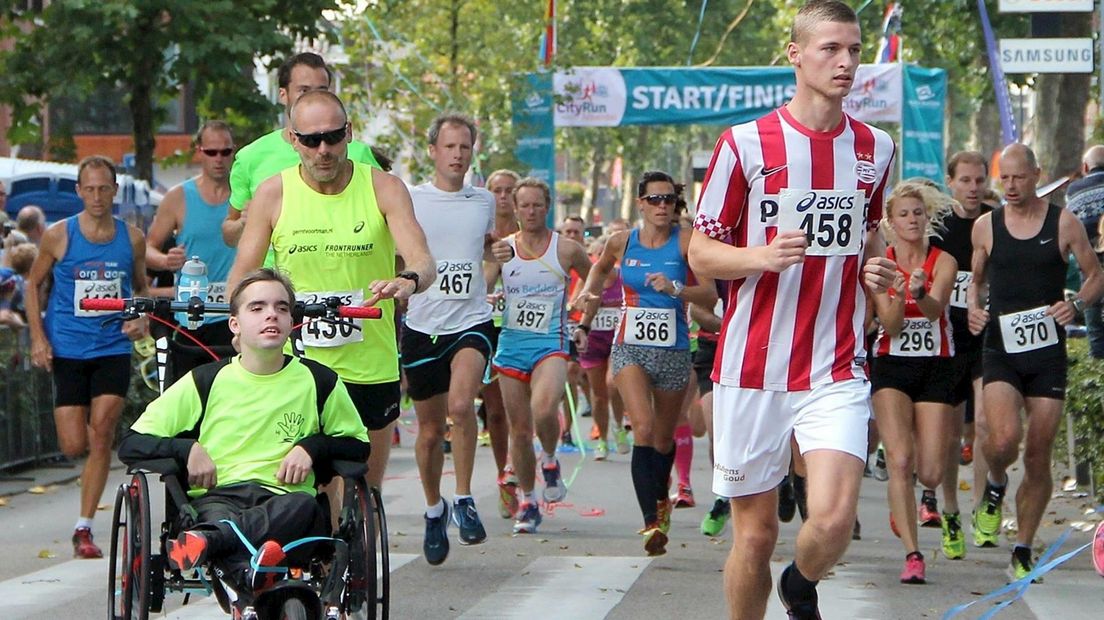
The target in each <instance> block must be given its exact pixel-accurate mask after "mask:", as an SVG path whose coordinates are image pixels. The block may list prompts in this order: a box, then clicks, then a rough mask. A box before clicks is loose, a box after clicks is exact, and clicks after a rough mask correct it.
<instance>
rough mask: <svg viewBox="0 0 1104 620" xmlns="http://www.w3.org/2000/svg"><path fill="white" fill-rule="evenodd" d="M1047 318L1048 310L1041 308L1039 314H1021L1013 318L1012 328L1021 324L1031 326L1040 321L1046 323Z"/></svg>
mask: <svg viewBox="0 0 1104 620" xmlns="http://www.w3.org/2000/svg"><path fill="white" fill-rule="evenodd" d="M1046 318H1047V314H1046V308H1040V309H1039V310H1038V311H1037V312H1032V313H1030V314H1028V313H1027V312H1021V313H1019V314H1017V315H1015V316H1014V317H1012V322H1011V325H1010V326H1011V327H1016V326H1018V325H1020V324H1023V325H1031V324H1032V323H1037V322H1039V321H1045V320H1046Z"/></svg>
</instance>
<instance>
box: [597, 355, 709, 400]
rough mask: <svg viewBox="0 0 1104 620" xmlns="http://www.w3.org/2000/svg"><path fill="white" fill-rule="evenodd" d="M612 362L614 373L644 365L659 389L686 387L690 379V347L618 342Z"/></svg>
mask: <svg viewBox="0 0 1104 620" xmlns="http://www.w3.org/2000/svg"><path fill="white" fill-rule="evenodd" d="M610 362H611V363H612V364H613V375H614V376H615V377H616V376H617V373H619V372H621V369H622V368H624V367H626V366H639V367H641V368H642V369H643V370H644V372H645V373H647V374H648V378H649V379H651V380H652V387H654V388H655V389H657V390H665V391H670V392H675V391H678V390H684V389H686V384H687V383H689V382H690V350H689V349H665V348H663V347H645V346H641V345H635V344H615V345H613V348H612V349H611V351H610Z"/></svg>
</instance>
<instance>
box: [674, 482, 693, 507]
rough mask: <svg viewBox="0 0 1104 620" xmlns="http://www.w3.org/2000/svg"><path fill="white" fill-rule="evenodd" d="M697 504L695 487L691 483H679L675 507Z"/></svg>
mask: <svg viewBox="0 0 1104 620" xmlns="http://www.w3.org/2000/svg"><path fill="white" fill-rule="evenodd" d="M694 506H697V503H696V502H694V489H691V488H690V485H688V484H683V483H681V482H680V483H679V484H678V493H676V494H675V508H693V507H694Z"/></svg>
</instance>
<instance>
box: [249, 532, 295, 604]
mask: <svg viewBox="0 0 1104 620" xmlns="http://www.w3.org/2000/svg"><path fill="white" fill-rule="evenodd" d="M285 557H286V554H285V553H284V548H283V547H281V546H280V543H278V542H276V541H275V540H266V541H265V542H264V544H263V545H261V547H260V549H257V555H256V556H255V558H254V562H255V564H256V566H257V570H254V569H250V572H251V573H252V577H251V579H250V584H251V585H252V586H253V591H254V592H261V591H263V590H267V589H269V588H271V587H272V586H274V585H276V582H277V581H279V580H280V579H282V578H283V576H284V573H283V572H282V571H281V572H277V571H269V570H259V569H262V568H274V567H276V566H279V565H280V564H282V563H283V561H284V558H285Z"/></svg>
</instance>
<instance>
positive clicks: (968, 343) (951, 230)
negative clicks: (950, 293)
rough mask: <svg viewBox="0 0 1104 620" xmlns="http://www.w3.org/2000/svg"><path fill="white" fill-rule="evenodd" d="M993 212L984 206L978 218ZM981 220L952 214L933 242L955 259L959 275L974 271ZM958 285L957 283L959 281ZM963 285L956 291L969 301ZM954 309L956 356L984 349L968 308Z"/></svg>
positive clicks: (932, 239) (944, 222) (952, 308)
mask: <svg viewBox="0 0 1104 620" xmlns="http://www.w3.org/2000/svg"><path fill="white" fill-rule="evenodd" d="M992 210H993V207H990V206H989V205H986V204H983V205H981V211H980V212H979V213H978V217H981V216H982V215H984V214H986V213H989V212H990V211H992ZM976 221H977V218H966V217H959V215H958V213H955V212H953V211H952V212H951V213H950V215H948V216H947V217H946V218H944V219H943V222H942V223H941V225H940V227H939V230H938V232H939V235H938V236H934V237H932V238H931V240H930V241H931V244H932V245H933V246H935V247H937V248H939V249H940V250H943V251H944V252H946V253H948V254H950V255H951V256H952V257H954V259H955V262H957V263H958V270H959V271H971V265H970V263H971V262H972V261H973V256H974V242H973V240H972V235H973V231H974V222H976ZM956 281H957V280H956ZM959 288H960V285H959V284H956V285H955V291H957V292H958V294H959V295H962V296H963V299H964V298H965V290H962V291H959V290H958V289H959ZM950 309H951V327H952V328H953V329H954V345H955V355H958V354H960V353H962V352H964V351H966V350H967V349H970V350H974V349H977V348H978V347H980V346H981V338H982V337H981V335H980V334H979V335H977V336H975V335H973V334H971V333H970V322H969V320H968V319H967V312H966V308H960V307H958V306H955V305H951V306H950Z"/></svg>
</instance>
